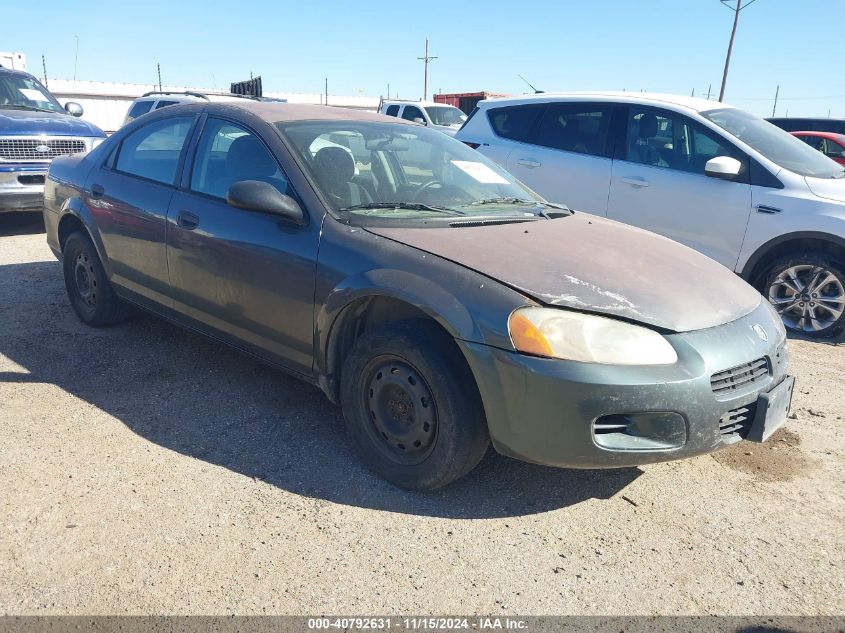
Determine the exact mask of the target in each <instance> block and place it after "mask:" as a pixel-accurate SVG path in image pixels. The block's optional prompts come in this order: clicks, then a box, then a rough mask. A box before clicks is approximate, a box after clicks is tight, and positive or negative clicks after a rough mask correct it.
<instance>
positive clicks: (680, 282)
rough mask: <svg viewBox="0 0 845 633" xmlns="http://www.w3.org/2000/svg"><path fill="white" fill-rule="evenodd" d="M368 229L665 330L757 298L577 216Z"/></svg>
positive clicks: (706, 265)
mask: <svg viewBox="0 0 845 633" xmlns="http://www.w3.org/2000/svg"><path fill="white" fill-rule="evenodd" d="M459 222H460V221H457V222H455V223H453V225H452V227H451V228H440V229H438V228H381V227H378V228H376V227H369V228H368V229H367V230H369V231H371V232H372V233H375V234H377V235H380V236H382V237H386V238H389V239H392V240H395V241H397V242H402V243H404V244H407V245H409V246H413V247H415V248H418V249H420V250H423V251H426V252H428V253H432V254H434V255H438V256H440V257H443V258H446V259H449V260H451V261H454V262H456V263H458V264H461V265H462V266H465V267H467V268H471V269H472V270H475V271H477V272H479V273H482V274H484V275H486V276H488V277H491V278H493V279H496V280H498V281H500V282H502V283H504V284H507V285H508V286H510V287H512V288H515V289H516V290H519V291H520V292H522V293H524V294H525V295H527V296H528V297H530V298H532V299H534V300H536V301H538V302H540V303H542V304H546V305H549V306H561V307H566V308H574V309H577V310H583V311H586V312H596V313H601V314H607V315H610V316H616V317H622V318H624V319H630V320H633V321H638V322H640V323H644V324H648V325H651V326H655V327H658V328H661V329H665V330H671V331H674V332H686V331H691V330H700V329H704V328H708V327H713V326H717V325H721V324H723V323H727V322H729V321H734V320H736V319H738V318H740V317H743V316H745V315H746V314H748V313H750V312H751V311H753V310H754V309H755V308H756V307H757V306H758V305H759V304H760V301H761V297H760V294H759V293H758V292H757V291H756V290H754V289H753V288H752V287H751V286H749V285H748V284H747V283H745V282H744V281H742V279H740V278H739V277H738V276H737V275H735V274H734V273H733V272H731V271H730V270H728V269H727V268H725V267H724V266H722V265H721V264H719V263H717V262H715V261H713V260H712V259H710V258H708V257H706V256H704V255H702V254H700V253H698V252H696V251H694V250H692V249H690V248H687V247H686V246H682V245H681V244H678V243H677V242H673V241H672V240H669V239H666V238H664V237H661V236H659V235H655V234H654V233H650V232H648V231H643V230H641V229H637V228H634V227H631V226H627V225H624V224H620V223H618V222H613V221H611V220H606V219H604V218H599V217H597V216H592V215H588V214H583V213H577V214H575V215H572V216H569V217H564V218H558V219H555V220H540V221H537V222H530V223H527V222H522V223H513V224H504V225H487V226H472V227H460V228H457V227H456V226H455V225H456V224H459Z"/></svg>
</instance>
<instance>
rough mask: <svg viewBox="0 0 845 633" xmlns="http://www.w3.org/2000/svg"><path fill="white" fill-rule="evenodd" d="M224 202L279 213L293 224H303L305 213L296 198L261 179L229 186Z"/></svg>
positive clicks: (239, 206) (238, 206)
mask: <svg viewBox="0 0 845 633" xmlns="http://www.w3.org/2000/svg"><path fill="white" fill-rule="evenodd" d="M226 202H227V203H229V204H230V205H231V206H233V207H236V208H238V209H245V210H247V211H260V212H263V213H273V214H275V215H280V216H282V217H283V218H285V219H286V220H288V221H290V222H293V223H294V224H299V225H303V224H305V213H304V212H303V211H302V207H300V206H299V203H297V201H296V200H294V199H293V198H291V197H290V196H287V195H285V194H283V193H281V192H280V191H279V190H278V189H276V188H275V187H274V186H273V185H271V184H270V183H267V182H262V181H261V180H242V181H240V182H236V183H235V184H234V185H232V186H231V187H229V191H227V192H226Z"/></svg>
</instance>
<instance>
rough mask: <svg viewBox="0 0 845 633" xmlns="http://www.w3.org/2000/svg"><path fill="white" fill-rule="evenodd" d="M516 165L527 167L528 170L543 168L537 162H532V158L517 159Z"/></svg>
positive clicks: (541, 164)
mask: <svg viewBox="0 0 845 633" xmlns="http://www.w3.org/2000/svg"><path fill="white" fill-rule="evenodd" d="M516 164H517V165H522V166H523V167H527V168H528V169H537V168H538V167H542V166H543V163H541V162H540V161H538V160H534V159H533V158H517V159H516Z"/></svg>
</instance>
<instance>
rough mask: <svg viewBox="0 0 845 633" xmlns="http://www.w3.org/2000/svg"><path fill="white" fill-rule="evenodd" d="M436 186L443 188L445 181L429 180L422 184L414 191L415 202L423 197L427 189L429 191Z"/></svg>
mask: <svg viewBox="0 0 845 633" xmlns="http://www.w3.org/2000/svg"><path fill="white" fill-rule="evenodd" d="M435 187H436V188H441V189H442V188H443V183H442V182H440V181H439V180H429V181H428V182H427V183H425V184H424V185H422V186H421V187H420V188H419V189H417V190H416V191H415V192H414V202H419V200H420V198H422V195H423V194H424V193H425V192H426V191H428V190H429V189H434V188H435Z"/></svg>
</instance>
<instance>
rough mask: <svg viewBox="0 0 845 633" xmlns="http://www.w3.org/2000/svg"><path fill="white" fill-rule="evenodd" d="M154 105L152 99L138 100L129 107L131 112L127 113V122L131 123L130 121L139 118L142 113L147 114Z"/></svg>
mask: <svg viewBox="0 0 845 633" xmlns="http://www.w3.org/2000/svg"><path fill="white" fill-rule="evenodd" d="M152 107H153V102H152V101H136V102H135V103H134V104H132V107H131V108H129V112H128V113H127V114H126V122H127V123H129V121H131V120H133V119H137V118H138V117H139V116H141V115H142V114H146V113H147V112H149V111H150V108H152Z"/></svg>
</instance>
